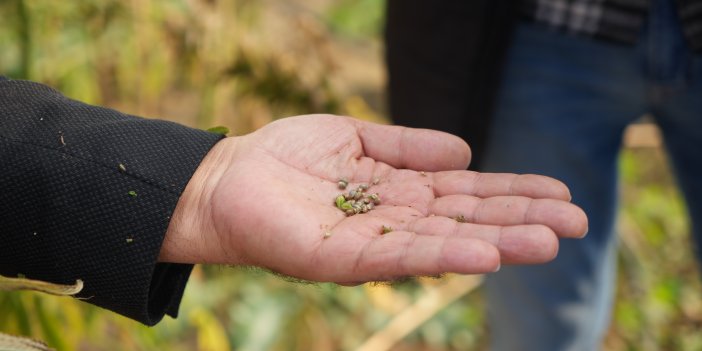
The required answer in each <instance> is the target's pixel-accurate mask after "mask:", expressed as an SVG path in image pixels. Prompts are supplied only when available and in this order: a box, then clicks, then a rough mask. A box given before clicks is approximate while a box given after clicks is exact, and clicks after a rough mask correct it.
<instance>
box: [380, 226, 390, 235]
mask: <svg viewBox="0 0 702 351" xmlns="http://www.w3.org/2000/svg"><path fill="white" fill-rule="evenodd" d="M390 232H392V227H390V226H383V229H382V231H381V233H380V234H387V233H390Z"/></svg>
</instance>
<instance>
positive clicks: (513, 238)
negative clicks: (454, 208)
mask: <svg viewBox="0 0 702 351" xmlns="http://www.w3.org/2000/svg"><path fill="white" fill-rule="evenodd" d="M411 230H412V231H413V232H414V233H417V234H418V235H420V236H432V235H438V236H454V237H458V238H466V239H477V240H482V241H485V242H487V243H490V244H492V245H494V246H495V247H496V248H497V250H498V251H499V253H500V258H501V261H502V263H504V264H536V263H544V262H548V261H550V260H552V259H553V258H554V257H556V254H557V253H558V238H557V237H556V235H555V233H554V232H553V231H552V230H551V229H550V228H548V227H546V226H543V225H515V226H507V227H502V226H495V225H480V224H473V223H460V222H457V221H455V220H453V219H451V218H447V217H440V216H435V217H426V218H422V219H419V220H417V221H416V222H415V223H413V224H412V226H411Z"/></svg>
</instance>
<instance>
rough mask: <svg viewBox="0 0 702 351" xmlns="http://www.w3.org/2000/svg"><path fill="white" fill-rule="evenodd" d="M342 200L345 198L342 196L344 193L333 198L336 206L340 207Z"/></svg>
mask: <svg viewBox="0 0 702 351" xmlns="http://www.w3.org/2000/svg"><path fill="white" fill-rule="evenodd" d="M344 202H346V198H345V197H344V195H339V196H337V197H336V199H334V203H335V204H336V207H338V208H341V205H343V204H344Z"/></svg>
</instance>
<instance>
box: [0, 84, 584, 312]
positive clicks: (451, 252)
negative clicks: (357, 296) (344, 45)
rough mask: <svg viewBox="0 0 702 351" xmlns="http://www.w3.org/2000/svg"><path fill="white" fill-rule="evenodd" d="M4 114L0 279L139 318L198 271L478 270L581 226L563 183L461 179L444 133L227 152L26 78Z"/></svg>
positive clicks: (520, 259) (361, 127)
mask: <svg viewBox="0 0 702 351" xmlns="http://www.w3.org/2000/svg"><path fill="white" fill-rule="evenodd" d="M0 113H1V114H2V115H1V116H2V118H0V161H2V163H3V165H4V166H5V169H4V170H3V171H1V172H0V184H1V185H2V186H3V187H4V189H5V191H6V192H7V193H8V194H9V195H8V197H7V200H5V201H3V202H2V204H0V224H1V225H2V226H3V228H8V230H7V231H6V232H4V235H3V236H4V239H6V240H5V242H6V245H2V246H0V274H4V275H17V274H25V275H26V276H27V277H29V278H33V279H40V280H47V281H52V282H56V283H73V282H75V281H76V279H81V280H82V281H83V282H84V284H85V288H84V290H83V292H82V293H81V295H80V297H87V298H90V299H89V300H88V301H89V302H92V303H95V304H97V305H100V306H102V307H106V308H109V309H111V310H114V311H116V312H118V313H121V314H124V315H127V316H129V317H131V318H134V319H137V320H139V321H141V322H143V323H146V324H154V323H156V322H158V320H159V319H160V318H161V317H162V316H163V314H164V313H168V314H170V315H175V314H176V312H177V306H178V302H179V300H180V297H181V295H182V291H183V288H184V285H185V281H186V280H187V277H188V274H189V272H190V269H191V267H192V266H191V264H193V263H226V264H235V265H255V266H261V267H266V268H269V269H272V270H275V271H277V272H280V273H283V274H288V275H291V276H295V277H298V278H303V279H309V280H315V281H331V282H337V283H340V284H357V283H360V282H365V281H372V280H390V279H395V278H398V277H402V276H407V275H424V274H429V275H433V274H439V273H443V272H456V273H485V272H492V271H495V270H496V269H498V268H499V266H500V265H501V264H503V263H504V264H530V263H540V262H545V261H548V260H550V259H552V258H553V257H554V256H555V254H556V252H557V247H558V238H559V237H580V236H582V235H584V233H585V231H586V228H587V219H586V217H585V215H584V213H583V212H582V211H581V210H580V209H579V208H577V207H575V206H574V205H572V204H570V203H569V202H568V200H569V199H570V195H569V192H568V189H567V188H566V187H565V186H564V185H563V184H562V183H560V182H558V181H556V180H553V179H550V178H547V177H541V176H534V175H522V176H520V175H514V174H479V173H475V172H468V171H464V169H465V167H466V166H467V164H468V162H469V159H470V150H469V149H468V147H467V145H466V144H465V143H464V142H463V141H462V140H460V139H459V138H457V137H454V136H451V135H449V134H445V133H441V132H435V131H429V130H418V129H408V128H403V127H396V126H380V125H377V124H371V123H365V122H361V121H357V120H354V119H351V118H347V117H339V116H328V115H314V116H301V117H295V118H287V119H283V120H280V121H277V122H275V123H272V124H270V125H268V126H266V127H265V128H263V129H261V130H259V131H257V132H255V133H252V134H249V135H247V136H243V137H236V138H227V139H224V140H221V141H220V140H219V137H218V136H215V135H212V134H209V133H205V132H201V131H197V130H192V129H189V128H185V127H182V126H178V125H176V124H173V123H168V122H162V121H153V120H144V119H140V118H136V117H132V116H126V115H123V114H120V113H118V112H116V111H113V110H109V109H104V108H99V107H93V106H88V105H85V104H81V103H79V102H76V101H72V100H69V99H66V98H65V97H63V96H61V95H60V94H58V93H57V92H56V91H53V90H51V89H49V88H47V87H45V86H42V85H39V84H35V83H29V82H19V81H4V82H0ZM418 170H423V171H422V172H420V171H418ZM340 178H348V179H349V181H350V182H351V184H350V185H351V186H352V187H355V186H357V185H359V184H361V183H373V180H375V179H376V178H377V184H373V186H372V187H371V189H369V190H370V191H372V192H377V193H378V194H379V195H380V197H381V200H382V203H381V204H380V205H379V206H377V207H376V208H375V209H374V210H373V211H371V212H368V213H364V214H359V215H355V216H348V217H347V216H346V215H345V214H344V213H343V212H341V211H340V210H339V209H338V208H336V207H335V206H334V205H333V203H334V198H335V197H337V195H338V194H339V193H340V192H341V191H340V190H339V189H338V188H337V181H338V180H339V179H340ZM186 185H187V186H186ZM459 216H460V217H461V218H463V219H465V220H466V221H467V223H463V222H462V221H456V220H455V219H454V218H456V217H459ZM384 226H386V227H392V228H393V231H392V232H390V233H385V234H383V230H382V229H383V227H384ZM164 236H165V239H164ZM157 260H159V261H161V262H163V263H156V261H157Z"/></svg>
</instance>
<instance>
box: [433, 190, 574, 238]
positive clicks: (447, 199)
mask: <svg viewBox="0 0 702 351" xmlns="http://www.w3.org/2000/svg"><path fill="white" fill-rule="evenodd" d="M429 213H432V214H435V215H438V216H445V217H450V218H459V217H460V220H461V221H465V222H469V223H475V224H489V225H524V224H527V225H528V224H540V225H544V226H547V227H549V228H551V230H553V231H554V232H555V233H556V235H558V236H559V237H565V238H580V237H582V236H583V235H585V233H586V232H587V216H586V215H585V212H583V210H582V209H580V208H579V207H577V206H575V205H573V204H571V203H569V202H565V201H561V200H553V199H531V198H528V197H523V196H495V197H489V198H486V199H481V198H477V197H473V196H465V195H448V196H444V197H440V198H438V199H436V200H434V202H433V203H432V204H431V205H430V207H429Z"/></svg>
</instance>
